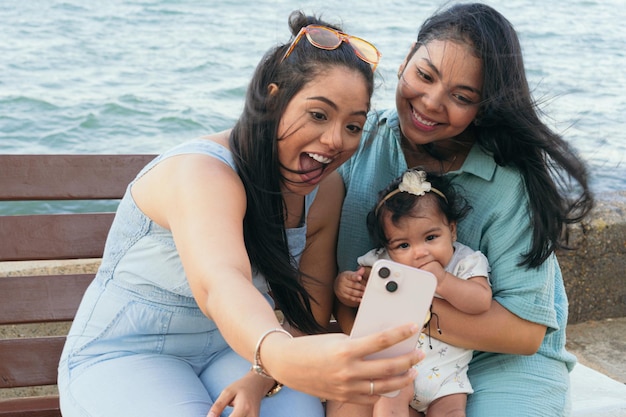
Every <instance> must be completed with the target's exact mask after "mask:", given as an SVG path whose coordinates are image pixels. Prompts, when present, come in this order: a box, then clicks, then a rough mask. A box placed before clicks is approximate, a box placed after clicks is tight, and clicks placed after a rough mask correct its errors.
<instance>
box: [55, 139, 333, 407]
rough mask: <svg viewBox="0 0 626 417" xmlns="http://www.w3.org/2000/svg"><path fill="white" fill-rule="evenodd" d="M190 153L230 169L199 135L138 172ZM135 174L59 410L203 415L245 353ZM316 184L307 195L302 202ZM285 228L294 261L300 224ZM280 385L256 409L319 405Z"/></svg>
mask: <svg viewBox="0 0 626 417" xmlns="http://www.w3.org/2000/svg"><path fill="white" fill-rule="evenodd" d="M189 153H199V154H205V155H211V156H213V157H215V158H217V159H219V160H221V161H222V162H224V163H226V164H228V165H230V166H231V167H232V168H233V169H235V165H234V162H233V159H232V155H231V153H230V151H228V150H227V149H226V148H224V147H223V146H221V145H219V144H216V143H214V142H211V141H209V140H202V139H199V140H194V141H191V142H187V143H184V144H182V145H179V146H178V147H176V148H174V149H172V150H170V151H168V152H166V153H164V154H163V155H161V156H159V157H157V158H156V159H155V160H154V161H152V162H150V163H149V164H148V165H147V166H146V167H145V168H144V169H143V170H142V171H141V172H140V173H139V174H138V176H137V178H139V177H141V176H142V175H143V174H144V173H145V172H147V171H148V170H150V169H151V168H152V167H154V166H155V165H156V164H158V163H159V162H161V161H163V160H164V159H166V158H169V157H172V156H175V155H181V154H189ZM135 181H136V179H135ZM133 183H134V181H133ZM133 183H131V184H130V185H129V187H128V188H127V190H126V194H125V195H124V198H123V199H122V200H121V202H120V205H119V207H118V210H117V214H116V216H115V220H114V222H113V225H112V226H111V230H110V232H109V237H108V239H107V244H106V247H105V252H104V257H103V260H102V265H101V267H100V269H99V270H98V273H97V275H96V278H95V279H94V281H93V282H92V283H91V285H90V286H89V288H88V289H87V291H86V293H85V296H84V298H83V300H82V303H81V305H80V308H79V309H78V313H77V315H76V318H75V320H74V323H73V324H72V328H71V330H70V332H69V336H68V338H67V342H66V344H65V348H64V350H63V354H62V357H61V362H60V364H59V381H58V382H59V392H60V396H61V410H62V413H63V416H64V417H78V416H108V417H124V416H128V417H141V416H145V417H158V416H167V417H206V415H207V413H208V411H209V408H210V406H211V404H212V403H213V400H214V399H216V398H217V396H218V395H219V394H220V392H221V391H222V389H223V388H224V387H226V386H227V385H228V384H230V383H231V382H233V381H235V380H237V379H238V378H239V377H241V376H243V375H244V374H245V373H246V372H248V370H249V369H250V363H249V362H247V361H246V360H244V359H243V358H241V357H240V356H239V355H237V354H236V353H235V352H234V351H233V350H232V349H230V347H229V346H228V345H227V343H226V341H225V340H224V338H223V337H222V335H221V334H220V332H219V330H218V329H217V328H216V326H215V323H214V322H213V321H212V320H210V319H208V318H207V317H206V316H205V315H204V314H203V313H202V312H201V311H200V309H199V308H198V306H197V304H196V301H195V300H194V298H193V297H192V294H191V290H190V288H189V284H188V282H187V278H186V276H185V273H184V271H183V267H182V265H181V262H180V258H179V256H178V253H177V251H176V247H175V245H174V241H173V238H172V234H171V233H170V231H169V230H166V229H164V228H162V227H160V226H159V225H157V224H155V223H154V222H153V221H151V220H150V219H149V218H148V217H146V216H145V215H144V214H143V213H142V212H141V211H140V210H139V208H138V207H137V206H136V205H135V203H134V201H133V198H132V197H131V194H130V187H131V186H132V184H133ZM316 192H317V189H316V190H315V191H314V192H313V193H311V194H310V195H308V196H307V198H306V203H305V206H306V210H307V212H308V209H309V207H310V206H311V204H312V202H313V199H314V198H315V194H316ZM225 197H226V196H220V197H219V198H225ZM287 237H288V239H289V247H290V251H291V253H292V255H294V257H295V258H296V259H297V260H298V262H299V258H300V254H301V252H302V250H303V249H304V245H305V239H306V225H305V226H303V227H301V228H297V229H289V230H287ZM253 281H254V285H255V287H257V288H258V289H259V291H261V292H262V293H263V294H265V296H266V298H267V299H268V301H269V302H270V303H272V301H271V298H270V297H269V295H268V294H267V293H268V287H267V284H266V282H265V280H264V279H263V277H262V276H259V275H258V274H255V276H254V280H253ZM272 304H273V303H272ZM285 388H286V387H285ZM285 388H283V390H281V391H280V392H279V393H278V394H277V395H276V396H274V397H270V398H266V399H264V400H263V402H262V405H261V415H262V416H272V417H276V416H290V417H293V416H299V417H321V416H323V415H324V411H323V408H322V405H321V403H320V401H319V399H317V398H315V397H311V396H309V395H305V394H302V393H299V392H296V391H293V390H290V389H285ZM230 411H231V409H230V408H228V409H227V411H225V412H224V414H223V415H225V416H227V415H229V414H230Z"/></svg>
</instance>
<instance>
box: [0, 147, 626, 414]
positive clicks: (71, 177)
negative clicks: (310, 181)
mask: <svg viewBox="0 0 626 417" xmlns="http://www.w3.org/2000/svg"><path fill="white" fill-rule="evenodd" d="M154 156H155V155H0V265H4V264H6V263H13V262H12V261H15V262H21V261H27V262H31V261H42V260H43V261H49V260H61V261H63V260H94V259H95V260H98V259H99V258H100V257H101V256H102V252H103V249H104V242H105V239H106V236H107V233H108V230H109V228H110V225H111V222H112V220H113V215H114V214H113V211H114V207H116V204H108V207H111V209H110V210H108V212H98V213H68V212H67V210H66V209H61V210H59V211H65V212H64V213H60V212H58V213H51V212H52V210H51V209H50V207H45V209H42V210H40V211H42V212H45V213H43V214H36V212H35V213H34V214H25V215H6V213H7V212H8V211H10V210H6V209H5V207H4V206H2V204H12V203H10V202H32V201H40V200H41V201H55V200H58V201H66V202H68V201H70V202H71V201H82V200H119V199H120V198H121V197H122V195H123V194H124V191H125V189H126V186H127V184H128V183H129V182H130V181H131V180H132V179H133V178H134V177H135V175H136V174H137V172H138V171H139V170H140V169H141V168H142V167H143V166H144V165H145V164H147V163H148V162H149V161H150V160H151V159H153V158H154ZM0 271H1V269H0ZM93 276H94V273H93V272H89V273H66V272H64V271H63V270H62V269H61V270H59V271H58V273H55V274H54V275H51V274H44V275H35V274H27V275H26V276H3V275H0V337H1V335H2V334H3V333H2V330H3V328H4V329H6V328H9V330H13V327H16V326H18V327H19V326H28V325H29V324H33V323H34V325H35V326H37V325H38V324H41V323H44V324H46V326H49V325H54V324H56V323H59V322H70V321H71V320H72V319H73V317H74V314H75V313H76V309H77V307H78V304H79V302H80V300H81V298H82V295H83V292H84V291H85V288H86V287H87V285H89V283H90V282H91V280H92V279H93ZM41 330H42V329H35V330H34V331H32V332H30V334H29V335H28V336H25V337H24V336H22V335H21V334H17V335H14V336H10V337H4V338H0V417H59V416H61V413H60V411H59V399H58V396H57V395H56V389H55V388H56V387H55V384H56V379H57V365H58V362H59V357H60V355H61V350H62V348H63V344H64V342H65V333H61V334H57V335H52V336H42V334H45V333H46V332H43V331H41ZM5 333H16V332H5ZM570 378H571V380H572V391H573V392H572V394H573V395H572V399H573V413H572V416H573V417H583V416H588V415H593V416H597V417H600V416H602V417H604V416H606V417H608V416H611V417H616V416H626V387H625V386H624V385H623V384H620V383H618V382H616V381H614V380H612V379H610V378H608V377H607V376H605V375H603V374H601V373H599V372H596V371H593V370H591V369H589V368H587V367H584V366H582V365H578V366H577V367H576V368H575V370H574V372H573V373H572V374H571V376H570ZM41 386H43V387H44V390H43V391H44V393H45V395H40V396H23V395H22V394H21V393H18V394H16V395H14V394H13V393H14V391H15V390H16V389H21V388H24V387H29V388H30V387H41ZM48 388H50V389H48ZM7 391H8V392H9V395H3V393H6V392H7Z"/></svg>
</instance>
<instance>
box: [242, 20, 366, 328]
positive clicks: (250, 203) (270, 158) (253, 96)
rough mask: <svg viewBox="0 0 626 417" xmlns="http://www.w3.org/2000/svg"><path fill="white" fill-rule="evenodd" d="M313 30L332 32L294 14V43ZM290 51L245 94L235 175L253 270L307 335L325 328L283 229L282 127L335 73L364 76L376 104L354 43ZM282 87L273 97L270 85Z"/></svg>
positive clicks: (266, 67) (270, 61) (265, 65)
mask: <svg viewBox="0 0 626 417" xmlns="http://www.w3.org/2000/svg"><path fill="white" fill-rule="evenodd" d="M310 24H317V25H323V26H328V27H332V28H333V29H337V30H339V28H338V27H337V26H333V25H330V24H328V23H326V22H323V21H321V20H320V19H318V18H316V17H314V16H306V15H304V14H303V13H301V12H299V11H296V12H293V13H292V14H291V15H290V17H289V27H290V29H291V33H292V39H294V37H295V36H296V35H297V33H298V32H299V31H300V29H301V28H303V27H305V26H308V25H310ZM289 46H290V44H289V43H287V44H283V45H279V46H277V47H275V48H273V49H271V50H270V51H269V52H267V53H266V54H265V56H264V57H263V58H262V60H261V62H260V63H259V65H258V66H257V68H256V71H255V73H254V76H253V77H252V80H251V82H250V85H249V87H248V90H247V95H246V101H245V106H244V110H243V113H242V115H241V117H240V118H239V120H238V121H237V123H236V124H235V126H234V128H233V130H232V132H231V134H230V147H231V150H232V152H233V155H234V158H235V164H236V165H237V171H238V174H239V176H240V177H241V180H242V182H243V184H244V187H245V190H246V197H247V208H246V214H245V218H244V222H243V231H244V240H245V245H246V249H247V252H248V256H249V258H250V262H251V264H252V267H253V268H254V269H255V271H257V272H260V273H261V274H262V275H263V276H264V277H265V279H266V280H267V282H268V284H269V286H270V289H271V292H272V296H273V297H274V299H275V300H276V304H277V307H278V308H280V309H281V310H282V312H283V314H284V316H285V319H286V320H287V321H288V322H289V323H290V324H292V325H293V326H294V327H296V328H298V329H299V330H301V331H303V332H306V333H315V332H319V331H321V330H322V328H321V327H320V326H319V325H318V324H317V322H316V321H315V319H314V317H313V315H312V310H311V301H313V302H315V300H312V298H311V296H310V295H309V294H308V292H307V291H306V289H305V288H304V286H303V283H302V282H303V281H302V280H303V279H314V278H313V277H305V276H303V275H302V274H301V273H300V271H299V270H298V268H297V266H295V263H294V262H293V259H292V256H291V255H290V253H289V247H288V242H287V237H286V231H285V225H284V216H285V212H284V202H283V197H282V194H281V182H282V181H283V180H284V179H283V178H282V176H281V174H280V165H279V159H278V152H277V141H278V140H281V138H279V137H278V125H279V122H280V118H281V117H282V115H283V113H284V111H285V108H286V107H287V105H288V104H289V102H290V100H291V99H292V98H293V96H294V95H295V94H296V93H298V92H299V91H300V90H301V89H302V88H303V87H304V86H305V85H306V84H307V83H308V82H310V81H311V80H313V79H314V78H315V77H317V76H318V75H319V74H321V73H323V72H324V71H326V70H328V69H329V68H332V67H336V66H343V67H346V68H347V69H348V70H352V71H354V70H356V71H358V72H360V73H361V74H362V75H363V79H364V81H365V82H366V83H367V87H368V93H369V95H370V97H371V95H372V93H373V89H374V75H373V72H372V68H371V66H370V65H369V64H367V63H366V62H363V61H362V60H361V59H360V58H358V57H357V55H356V54H355V52H354V50H353V49H352V47H351V46H349V45H348V44H346V43H344V42H342V44H341V45H340V46H339V47H338V48H337V49H335V50H330V51H329V50H323V49H318V48H316V47H314V46H313V45H311V44H310V43H309V42H308V41H307V40H306V39H305V38H303V39H301V40H300V42H299V43H298V44H297V45H296V46H295V48H294V49H293V51H292V53H291V54H290V55H289V57H288V59H284V60H283V56H284V55H285V52H286V51H287V49H288V48H289ZM270 84H275V85H276V86H278V90H277V93H275V94H270V91H269V86H270Z"/></svg>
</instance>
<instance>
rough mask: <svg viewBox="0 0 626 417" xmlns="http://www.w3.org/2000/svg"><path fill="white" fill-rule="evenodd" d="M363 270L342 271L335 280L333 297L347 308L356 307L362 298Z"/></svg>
mask: <svg viewBox="0 0 626 417" xmlns="http://www.w3.org/2000/svg"><path fill="white" fill-rule="evenodd" d="M364 272H365V268H363V267H359V269H357V270H356V271H344V272H341V273H340V274H339V275H337V278H335V295H336V296H337V298H338V299H339V301H341V303H343V304H345V305H347V306H348V307H358V306H359V304H361V298H363V291H365V283H366V282H367V281H366V280H365V279H364V278H363V273H364Z"/></svg>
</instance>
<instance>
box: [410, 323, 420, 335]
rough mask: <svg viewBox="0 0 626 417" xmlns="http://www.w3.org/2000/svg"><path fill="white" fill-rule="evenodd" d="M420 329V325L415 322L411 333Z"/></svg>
mask: <svg viewBox="0 0 626 417" xmlns="http://www.w3.org/2000/svg"><path fill="white" fill-rule="evenodd" d="M419 331H420V327H419V326H418V325H417V324H415V323H413V325H412V326H411V333H417V332H419Z"/></svg>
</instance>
